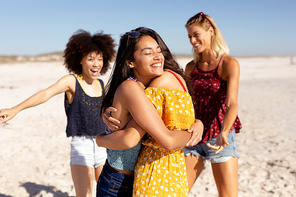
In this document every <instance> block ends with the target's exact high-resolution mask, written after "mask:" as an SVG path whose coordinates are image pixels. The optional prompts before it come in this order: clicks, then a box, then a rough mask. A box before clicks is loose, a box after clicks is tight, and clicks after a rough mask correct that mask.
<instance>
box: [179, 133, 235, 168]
mask: <svg viewBox="0 0 296 197" xmlns="http://www.w3.org/2000/svg"><path fill="white" fill-rule="evenodd" d="M227 138H228V143H229V146H227V145H226V146H225V147H224V149H223V150H222V151H221V152H219V153H217V154H215V152H216V150H213V149H210V148H209V147H208V146H207V143H210V144H211V145H214V144H215V142H216V139H217V137H215V138H212V139H211V140H209V141H207V142H206V143H203V144H197V145H195V146H192V147H185V148H183V151H184V154H185V156H189V155H190V154H193V155H195V156H196V157H202V158H203V159H205V161H206V160H210V161H211V162H212V163H223V162H226V161H228V160H229V159H230V158H231V157H239V156H238V154H237V144H236V139H235V130H232V131H231V132H229V133H228V135H227Z"/></svg>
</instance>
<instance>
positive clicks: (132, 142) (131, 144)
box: [123, 140, 139, 149]
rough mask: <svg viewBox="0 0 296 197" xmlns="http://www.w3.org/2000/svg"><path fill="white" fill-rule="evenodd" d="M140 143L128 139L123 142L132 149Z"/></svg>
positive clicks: (127, 147)
mask: <svg viewBox="0 0 296 197" xmlns="http://www.w3.org/2000/svg"><path fill="white" fill-rule="evenodd" d="M138 143H139V141H135V140H127V141H125V142H123V145H124V146H125V148H126V149H131V148H134V147H135V146H136V145H137V144H138Z"/></svg>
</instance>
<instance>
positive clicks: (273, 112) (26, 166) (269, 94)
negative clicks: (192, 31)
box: [0, 57, 296, 197]
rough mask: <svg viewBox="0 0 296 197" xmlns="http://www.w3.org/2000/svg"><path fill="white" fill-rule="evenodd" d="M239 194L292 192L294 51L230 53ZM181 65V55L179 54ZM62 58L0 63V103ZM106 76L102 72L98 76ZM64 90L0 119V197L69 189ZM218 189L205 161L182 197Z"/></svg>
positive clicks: (52, 72) (42, 82) (49, 73)
mask: <svg viewBox="0 0 296 197" xmlns="http://www.w3.org/2000/svg"><path fill="white" fill-rule="evenodd" d="M237 60H238V61H239V63H240V66H241V77H240V89H239V110H238V115H239V117H240V119H241V122H242V125H243V129H242V130H241V133H240V134H237V135H236V138H237V143H238V153H239V156H240V159H239V196H240V197H250V196H255V197H270V196H275V197H278V196H287V197H289V196H296V165H295V164H296V150H295V147H296V146H295V144H296V134H295V133H294V132H295V131H296V121H295V120H296V113H295V112H296V88H295V84H296V57H294V64H292V63H291V59H290V57H248V58H247V57H244V58H237ZM178 61H179V63H180V64H181V65H182V66H185V65H186V63H187V62H189V61H190V59H188V58H179V59H178ZM66 74H67V71H66V70H65V68H64V66H63V62H61V61H52V62H23V63H1V64H0V109H1V108H10V107H12V106H14V105H16V104H18V103H20V102H21V101H23V100H24V99H26V98H28V97H29V96H31V95H32V94H34V93H36V92H37V91H39V90H42V89H44V88H46V87H48V86H49V85H51V84H53V83H55V82H56V81H57V80H58V79H59V78H60V77H62V76H63V75H66ZM102 78H103V80H104V81H105V82H107V79H108V75H106V76H104V77H102ZM65 126H66V116H65V112H64V94H60V95H57V96H55V97H54V98H52V99H50V100H49V101H48V102H46V103H44V104H42V105H40V106H37V107H34V108H30V109H27V110H24V111H22V112H21V113H19V114H18V115H17V116H16V117H15V118H14V119H12V120H11V121H10V122H8V123H5V124H2V125H0V197H11V196H12V197H26V196H30V197H35V196H36V197H37V196H38V197H41V196H42V197H68V196H75V191H74V186H73V183H72V179H71V173H70V166H69V152H70V145H69V143H70V138H67V137H66V134H65ZM195 196H200V197H207V196H218V194H217V190H216V186H215V182H214V178H213V176H212V172H211V165H210V163H209V162H207V163H206V165H205V169H204V171H203V172H202V174H201V176H200V177H199V179H198V180H197V181H196V183H195V185H194V187H193V189H192V190H191V192H190V195H189V197H195Z"/></svg>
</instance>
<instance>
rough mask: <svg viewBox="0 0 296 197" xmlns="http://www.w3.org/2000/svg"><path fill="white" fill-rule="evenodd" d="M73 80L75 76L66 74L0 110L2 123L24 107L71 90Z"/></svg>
mask: <svg viewBox="0 0 296 197" xmlns="http://www.w3.org/2000/svg"><path fill="white" fill-rule="evenodd" d="M73 80H75V78H74V77H73V76H70V75H67V76H64V77H62V78H61V79H60V80H59V81H57V82H56V83H55V84H53V85H52V86H50V87H48V88H46V89H44V90H41V91H39V92H37V93H36V94H34V95H33V96H31V97H29V98H28V99H26V100H25V101H23V102H21V103H20V104H18V105H16V106H14V107H12V108H10V109H2V110H1V111H0V124H1V123H5V122H7V121H9V120H10V119H12V118H13V117H14V116H15V115H16V114H18V113H19V112H20V111H22V110H24V109H27V108H30V107H34V106H37V105H40V104H42V103H45V102H46V101H48V99H50V98H51V97H53V96H55V95H57V94H60V93H62V92H66V91H69V90H70V86H71V84H75V83H73ZM71 82H72V83H71ZM73 87H74V86H73Z"/></svg>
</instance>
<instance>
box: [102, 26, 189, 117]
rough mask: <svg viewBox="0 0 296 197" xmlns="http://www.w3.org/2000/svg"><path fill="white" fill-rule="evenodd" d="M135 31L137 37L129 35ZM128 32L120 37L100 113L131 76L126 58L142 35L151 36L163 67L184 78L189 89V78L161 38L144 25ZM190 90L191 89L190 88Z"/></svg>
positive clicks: (129, 58)
mask: <svg viewBox="0 0 296 197" xmlns="http://www.w3.org/2000/svg"><path fill="white" fill-rule="evenodd" d="M133 31H137V32H139V33H140V34H139V36H137V37H130V36H129V33H130V32H133ZM130 32H126V33H125V34H124V35H122V36H121V38H120V43H119V47H118V51H117V56H116V60H115V62H114V67H113V71H112V74H111V75H110V78H109V81H108V83H107V85H106V90H105V91H107V93H106V94H105V96H104V97H103V101H102V106H101V114H102V113H104V111H105V110H106V109H107V108H108V107H110V106H111V105H112V102H113V98H114V95H115V91H116V89H117V87H118V86H119V85H120V84H121V83H122V82H123V81H125V80H126V79H127V78H128V77H131V76H132V77H133V76H134V73H133V69H131V68H130V67H129V66H128V65H127V60H131V61H133V60H134V53H135V51H136V50H137V48H136V44H137V43H138V41H139V40H140V39H141V37H142V36H147V35H148V36H151V37H152V38H153V39H154V40H155V41H156V42H157V44H158V45H159V46H160V48H161V51H162V54H163V56H164V69H170V70H172V71H174V72H176V73H178V74H179V75H181V76H182V77H183V78H184V80H185V81H186V84H187V87H188V89H190V87H191V85H190V80H188V78H187V77H186V76H185V73H184V71H183V69H182V68H181V67H180V66H179V64H178V63H177V62H176V60H175V59H174V57H173V55H172V54H171V52H170V50H169V48H168V47H167V45H166V44H165V43H164V41H163V40H162V38H161V37H160V36H159V35H158V33H156V32H155V31H154V30H152V29H148V28H145V27H138V28H136V29H133V30H132V31H130ZM190 92H191V90H190Z"/></svg>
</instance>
